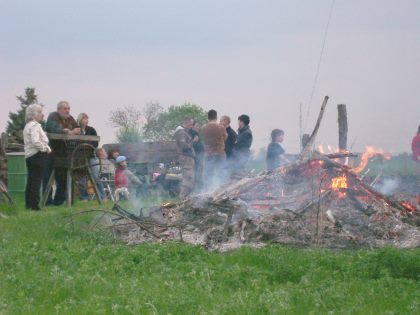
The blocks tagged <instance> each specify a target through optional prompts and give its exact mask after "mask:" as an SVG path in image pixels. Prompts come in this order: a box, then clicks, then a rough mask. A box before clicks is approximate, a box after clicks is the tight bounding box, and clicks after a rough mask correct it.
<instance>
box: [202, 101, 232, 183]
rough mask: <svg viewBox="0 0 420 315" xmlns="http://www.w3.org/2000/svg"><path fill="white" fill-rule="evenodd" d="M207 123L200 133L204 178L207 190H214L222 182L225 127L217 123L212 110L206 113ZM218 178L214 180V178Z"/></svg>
mask: <svg viewBox="0 0 420 315" xmlns="http://www.w3.org/2000/svg"><path fill="white" fill-rule="evenodd" d="M207 118H208V123H207V124H205V125H204V126H203V128H202V129H201V133H202V135H203V143H204V152H205V158H204V176H205V177H206V182H207V185H206V186H207V188H210V189H212V188H214V187H216V186H217V184H218V183H220V182H222V181H223V180H224V178H223V177H225V176H224V174H223V167H224V165H225V160H226V154H225V140H226V138H227V133H226V129H225V127H223V126H222V125H220V124H218V123H217V112H216V111H215V110H214V109H211V110H209V112H208V113H207ZM217 175H218V176H220V177H219V178H216V176H217Z"/></svg>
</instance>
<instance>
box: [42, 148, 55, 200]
mask: <svg viewBox="0 0 420 315" xmlns="http://www.w3.org/2000/svg"><path fill="white" fill-rule="evenodd" d="M53 169H54V160H53V158H52V157H51V156H50V155H47V157H46V159H45V168H44V174H43V177H42V192H45V190H46V189H47V185H48V181H49V180H50V176H51V173H52V171H53ZM52 204H53V198H52V189H51V191H50V193H49V194H48V198H47V205H52Z"/></svg>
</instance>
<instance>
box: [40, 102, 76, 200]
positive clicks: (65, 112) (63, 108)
mask: <svg viewBox="0 0 420 315" xmlns="http://www.w3.org/2000/svg"><path fill="white" fill-rule="evenodd" d="M45 130H46V132H48V133H62V134H68V135H79V134H80V128H79V127H78V126H77V123H76V120H74V118H73V116H71V115H70V104H69V102H67V101H61V102H59V103H58V104H57V111H56V112H53V113H51V114H50V115H49V116H48V119H47V124H46V126H45ZM52 149H53V152H52V154H53V156H56V155H65V152H57V150H58V151H60V150H65V148H62V147H60V146H59V147H54V146H52ZM53 168H54V161H53V159H52V158H51V157H50V158H49V159H48V165H47V168H46V172H45V174H44V178H43V187H44V189H46V188H47V183H48V180H49V178H50V176H51V173H52V170H53ZM55 181H56V191H55V195H54V200H53V199H52V197H51V195H50V196H49V197H48V201H47V203H48V204H49V205H51V204H53V205H57V206H58V205H61V204H63V203H64V201H66V187H67V175H66V172H65V169H62V168H60V169H56V172H55Z"/></svg>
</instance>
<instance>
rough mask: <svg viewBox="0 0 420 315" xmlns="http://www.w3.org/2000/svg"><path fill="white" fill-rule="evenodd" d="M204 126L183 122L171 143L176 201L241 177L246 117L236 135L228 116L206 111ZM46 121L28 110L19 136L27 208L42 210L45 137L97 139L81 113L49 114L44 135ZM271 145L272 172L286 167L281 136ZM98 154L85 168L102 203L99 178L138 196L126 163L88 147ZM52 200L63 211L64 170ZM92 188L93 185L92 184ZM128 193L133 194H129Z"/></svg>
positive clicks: (37, 108)
mask: <svg viewBox="0 0 420 315" xmlns="http://www.w3.org/2000/svg"><path fill="white" fill-rule="evenodd" d="M207 116H208V122H207V123H206V124H205V125H204V126H202V127H201V128H200V125H199V123H198V122H197V121H196V120H194V119H193V118H192V117H186V118H185V119H184V120H183V122H182V124H181V125H180V126H178V127H177V128H176V130H175V134H174V137H175V140H176V144H177V148H178V152H179V163H180V166H181V168H182V183H181V186H180V197H181V198H185V197H186V196H187V195H188V194H190V193H191V192H192V191H193V190H197V191H199V190H203V189H214V188H216V187H218V186H219V185H220V184H222V183H224V182H225V181H227V180H228V179H229V178H230V177H231V175H232V174H237V173H241V172H243V171H244V169H245V165H246V163H247V161H248V159H249V156H250V148H251V145H252V140H253V137H252V131H251V129H250V126H249V124H250V118H249V116H248V115H240V116H239V117H238V127H239V128H238V131H237V132H236V131H235V130H234V129H233V128H232V127H231V120H230V118H229V117H228V116H221V117H220V120H218V116H217V112H216V111H215V110H213V109H212V110H210V111H208V115H207ZM43 119H44V114H43V112H42V106H41V105H38V104H32V105H29V106H28V107H27V108H26V125H25V128H24V130H23V134H24V150H25V158H26V165H27V170H28V179H27V186H26V191H25V200H26V208H28V209H32V210H40V207H39V202H40V190H41V187H43V189H44V190H45V188H46V186H47V183H48V181H49V178H50V176H51V173H52V171H53V169H54V167H55V166H54V160H53V158H52V156H51V155H50V153H51V151H52V150H51V147H50V145H49V140H48V137H47V135H46V132H48V133H55V134H67V135H91V136H96V135H97V132H96V130H95V128H93V127H91V126H90V125H89V116H88V115H87V114H86V113H81V114H79V115H78V116H77V119H74V118H73V116H72V115H70V104H69V102H67V101H61V102H59V103H58V104H57V110H56V111H55V112H53V113H51V114H50V115H49V116H48V118H47V121H46V127H45V131H44V130H43V128H42V126H41V122H42V121H43ZM271 137H272V142H271V143H270V145H269V147H268V151H267V168H268V169H269V170H272V169H274V168H276V167H278V166H279V165H280V164H281V163H283V162H285V161H287V160H286V159H285V158H284V155H283V154H284V149H283V148H282V147H281V145H280V143H281V142H282V141H283V137H284V132H283V131H282V130H280V129H275V130H273V131H272V134H271ZM91 144H92V145H93V146H94V147H95V148H96V149H95V154H94V155H92V156H91V157H90V160H89V164H90V169H91V173H92V175H93V179H94V180H95V183H96V185H97V188H98V191H99V195H100V198H102V199H103V200H106V199H107V195H106V189H105V187H104V184H103V182H102V181H101V180H100V179H101V178H100V177H101V176H102V175H101V174H103V173H106V174H112V175H114V176H112V175H111V176H112V177H114V180H115V182H114V188H115V190H118V189H120V190H122V191H124V192H125V191H127V194H128V193H129V190H131V191H132V192H134V193H136V192H138V190H139V187H142V186H143V183H142V181H141V180H140V179H139V178H138V177H136V176H135V175H134V174H133V173H132V172H130V171H129V170H128V168H127V158H126V157H125V156H120V155H119V153H118V152H116V151H115V150H112V151H111V152H109V153H108V152H106V151H105V150H104V149H103V148H98V142H95V141H93V142H91ZM55 183H56V189H55V194H54V196H52V194H51V193H50V195H49V196H48V200H47V205H61V204H63V203H64V202H65V200H66V185H67V175H66V172H65V171H64V169H59V168H58V169H57V168H56V169H55ZM79 184H80V185H79V190H80V198H81V199H82V200H88V198H89V195H90V194H89V190H91V189H90V188H89V187H92V185H91V186H89V180H88V179H87V178H86V177H83V178H82V179H81V180H80V183H79ZM91 184H93V183H91ZM130 188H131V189H130Z"/></svg>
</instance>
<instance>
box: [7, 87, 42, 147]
mask: <svg viewBox="0 0 420 315" xmlns="http://www.w3.org/2000/svg"><path fill="white" fill-rule="evenodd" d="M16 98H17V99H18V101H19V102H20V109H19V110H18V111H17V112H16V113H12V112H9V121H8V122H7V127H6V133H7V134H8V136H9V141H10V142H11V143H13V142H14V143H18V144H23V128H25V110H26V107H28V106H29V105H31V104H35V103H37V102H38V95H36V94H35V88H31V87H27V88H26V89H25V95H24V96H17V97H16Z"/></svg>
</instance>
